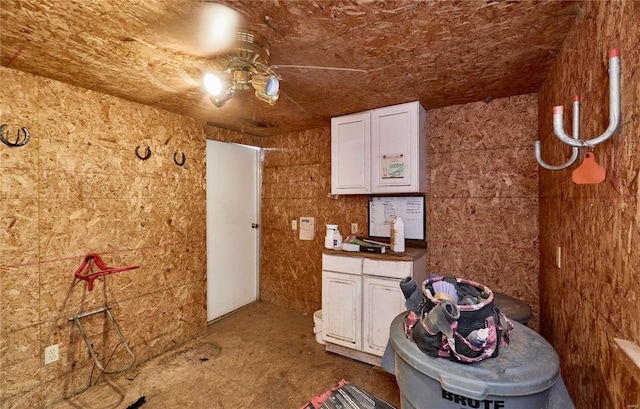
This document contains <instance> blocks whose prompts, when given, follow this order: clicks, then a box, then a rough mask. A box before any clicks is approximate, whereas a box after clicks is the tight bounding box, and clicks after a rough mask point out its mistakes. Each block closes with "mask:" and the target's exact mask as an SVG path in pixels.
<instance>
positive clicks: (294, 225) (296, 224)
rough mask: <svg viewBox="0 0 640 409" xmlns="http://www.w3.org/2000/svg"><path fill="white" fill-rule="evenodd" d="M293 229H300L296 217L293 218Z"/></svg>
mask: <svg viewBox="0 0 640 409" xmlns="http://www.w3.org/2000/svg"><path fill="white" fill-rule="evenodd" d="M291 230H298V221H297V220H296V219H293V220H291Z"/></svg>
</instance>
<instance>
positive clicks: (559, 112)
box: [535, 48, 620, 170]
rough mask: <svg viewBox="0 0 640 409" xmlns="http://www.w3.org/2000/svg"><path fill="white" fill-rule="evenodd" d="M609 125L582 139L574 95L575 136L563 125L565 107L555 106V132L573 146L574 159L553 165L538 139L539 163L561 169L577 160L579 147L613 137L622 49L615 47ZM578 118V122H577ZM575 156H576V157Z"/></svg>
mask: <svg viewBox="0 0 640 409" xmlns="http://www.w3.org/2000/svg"><path fill="white" fill-rule="evenodd" d="M608 57H609V126H608V127H607V129H606V130H605V131H604V132H603V133H602V134H601V135H600V136H598V137H596V138H593V139H589V140H582V139H580V137H579V135H578V133H576V129H578V128H579V114H576V99H577V102H578V104H579V101H580V99H579V97H574V116H573V135H574V136H573V137H572V136H569V135H567V134H566V133H565V131H564V126H563V107H562V105H558V106H555V107H554V108H553V132H554V134H555V135H556V137H557V138H558V139H560V140H561V141H562V142H564V143H566V144H567V145H569V146H571V147H572V155H571V158H572V159H573V160H571V159H570V160H569V161H568V162H567V163H565V164H563V165H559V166H551V165H547V164H546V163H544V161H543V160H542V158H541V155H540V150H541V149H540V141H536V143H535V148H536V160H537V161H538V164H540V166H542V167H543V168H545V169H549V170H560V169H564V168H566V167H568V166H570V165H571V164H573V162H575V160H576V158H577V156H578V152H577V149H578V148H582V147H588V148H591V147H594V146H596V145H599V144H601V143H602V142H604V141H606V140H607V139H609V138H611V136H613V134H614V133H615V132H616V131H617V130H618V128H619V127H620V50H619V49H617V48H614V49H612V50H609V54H608ZM576 120H577V121H578V123H576ZM574 156H575V157H574Z"/></svg>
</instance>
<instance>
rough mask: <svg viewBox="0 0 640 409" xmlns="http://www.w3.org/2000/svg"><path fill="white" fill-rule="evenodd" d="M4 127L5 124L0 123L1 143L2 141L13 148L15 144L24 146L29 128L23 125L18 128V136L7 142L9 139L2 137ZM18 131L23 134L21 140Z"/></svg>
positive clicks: (27, 138) (27, 140) (27, 139)
mask: <svg viewBox="0 0 640 409" xmlns="http://www.w3.org/2000/svg"><path fill="white" fill-rule="evenodd" d="M6 128H7V124H2V125H0V141H2V143H4V144H5V145H7V146H9V147H11V148H15V147H17V146H24V145H26V144H27V142H29V137H30V135H29V130H28V129H27V128H24V127H23V128H20V129H18V136H17V137H16V141H15V142H9V140H8V139H7V138H5V137H4V130H5V129H6ZM20 131H22V134H23V135H24V136H23V138H22V140H20Z"/></svg>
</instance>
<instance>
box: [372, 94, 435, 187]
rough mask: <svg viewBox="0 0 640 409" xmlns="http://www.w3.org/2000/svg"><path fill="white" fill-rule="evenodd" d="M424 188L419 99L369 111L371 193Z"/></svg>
mask: <svg viewBox="0 0 640 409" xmlns="http://www.w3.org/2000/svg"><path fill="white" fill-rule="evenodd" d="M425 190H426V113H425V111H424V108H422V107H421V106H420V103H419V102H410V103H407V104H400V105H394V106H390V107H385V108H379V109H374V110H373V111H371V191H372V193H418V192H424V191H425Z"/></svg>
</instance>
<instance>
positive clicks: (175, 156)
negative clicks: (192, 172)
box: [173, 151, 187, 166]
mask: <svg viewBox="0 0 640 409" xmlns="http://www.w3.org/2000/svg"><path fill="white" fill-rule="evenodd" d="M180 155H182V161H181V162H178V151H176V152H174V153H173V162H174V163H175V164H176V165H178V166H183V165H184V163H185V162H186V161H187V158H186V157H185V156H184V152H180Z"/></svg>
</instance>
